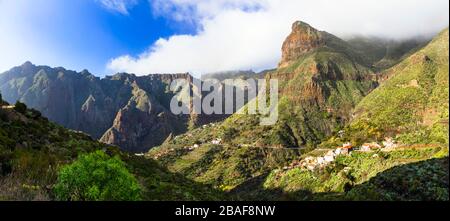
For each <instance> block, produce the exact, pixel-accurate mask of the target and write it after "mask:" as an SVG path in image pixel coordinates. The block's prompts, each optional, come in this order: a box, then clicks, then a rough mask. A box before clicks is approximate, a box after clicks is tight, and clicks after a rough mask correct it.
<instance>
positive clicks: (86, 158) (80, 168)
mask: <svg viewBox="0 0 450 221" xmlns="http://www.w3.org/2000/svg"><path fill="white" fill-rule="evenodd" d="M54 191H55V195H56V198H57V199H58V200H70V201H72V200H74V201H76V200H83V201H85V200H86V201H99V200H101V201H104V200H108V201H109V200H126V201H132V200H139V199H140V192H141V189H140V186H139V184H138V182H137V180H136V178H135V177H134V176H133V175H132V174H131V173H130V172H129V171H128V170H127V168H126V166H125V163H124V162H123V161H121V160H120V159H119V157H118V156H115V157H110V156H108V155H106V154H105V153H104V152H103V151H100V150H98V151H96V152H94V153H90V154H87V155H82V156H80V157H79V158H78V159H77V160H76V161H75V162H73V163H72V164H70V165H67V166H64V167H63V168H62V169H61V170H60V172H59V174H58V180H57V183H56V185H55V188H54Z"/></svg>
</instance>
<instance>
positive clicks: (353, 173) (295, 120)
mask: <svg viewBox="0 0 450 221" xmlns="http://www.w3.org/2000/svg"><path fill="white" fill-rule="evenodd" d="M448 35H449V34H448V29H446V30H444V31H442V32H441V33H439V34H438V35H437V36H435V37H434V38H433V39H432V40H431V41H426V40H421V39H414V40H407V41H387V40H382V39H376V38H365V37H357V38H352V39H348V40H343V39H341V38H339V37H337V36H334V35H333V34H330V33H327V32H325V31H320V30H317V29H315V28H314V27H312V26H310V25H309V24H306V23H304V22H301V21H298V22H295V23H294V24H293V25H292V32H291V34H290V35H289V36H288V37H287V38H286V40H285V41H284V43H283V45H282V48H281V49H282V58H281V61H280V63H279V65H278V67H277V68H276V69H274V70H268V71H263V72H261V73H254V72H251V71H248V72H246V71H242V72H228V73H223V76H222V77H224V76H226V77H227V78H228V77H230V78H239V79H248V78H254V79H265V80H266V81H269V80H271V79H276V80H278V83H279V101H278V103H277V104H276V105H277V107H278V110H279V116H278V120H277V122H276V123H275V124H273V125H261V124H260V120H261V118H262V117H264V116H262V115H261V114H256V115H255V114H250V113H248V112H247V111H248V109H249V106H250V105H251V104H252V102H256V100H248V103H246V105H245V106H244V107H242V110H244V113H235V114H232V115H231V116H228V115H221V116H203V115H195V114H192V113H191V114H188V115H174V114H172V113H171V112H170V110H169V102H170V99H171V98H172V97H173V95H174V93H173V92H171V91H170V90H169V88H168V86H169V85H170V83H171V82H172V81H173V80H174V79H176V78H183V79H187V80H188V81H190V82H192V80H193V78H192V77H191V76H190V75H188V74H177V75H175V74H172V75H147V76H135V75H132V74H126V73H121V74H116V75H114V76H108V77H105V78H103V79H100V78H97V77H94V76H93V75H91V74H90V73H88V72H87V71H82V72H81V73H76V72H73V71H68V70H65V69H63V68H49V67H46V66H35V65H33V64H31V63H29V62H27V63H25V64H23V65H22V66H19V67H15V68H13V69H11V70H10V71H7V72H5V73H3V74H0V91H1V92H2V94H3V99H4V100H7V101H8V102H10V103H14V102H16V100H19V101H21V102H24V103H26V104H27V105H28V106H30V107H31V108H34V109H28V108H27V107H26V105H24V104H23V103H21V102H17V103H16V104H15V105H9V104H7V103H6V102H2V103H3V104H2V107H1V109H0V126H1V127H0V149H1V152H0V166H1V177H0V186H1V187H2V188H1V190H5V191H2V192H0V197H1V198H2V199H50V200H108V199H114V200H167V199H168V200H184V199H188V200H220V199H225V200H228V199H231V200H448V190H449V183H448V174H449V173H448V151H449V150H448V147H449V144H448V142H449V139H448V109H449V106H448V94H449V90H448V88H449V83H448V73H449V68H448V56H449V47H448V41H449V40H448ZM215 76H217V74H211V75H207V76H205V78H208V77H215ZM221 80H222V79H221ZM191 86H192V85H191ZM0 100H1V99H0ZM35 109H36V110H35ZM236 109H237V107H236ZM39 111H41V112H42V113H43V114H42V115H43V116H41V113H40V112H39ZM46 117H48V119H50V121H49V120H47V118H46ZM53 122H55V123H58V124H61V125H62V126H65V127H67V128H71V129H74V130H76V131H73V130H68V129H65V128H63V127H62V126H58V125H57V124H55V123H53ZM79 131H83V132H79ZM85 133H87V134H90V135H92V136H93V137H94V139H92V138H90V136H88V135H86V134H85ZM95 139H98V140H99V141H96V140H95ZM111 144H113V145H117V146H118V147H120V148H118V147H117V146H112V145H111ZM152 146H156V147H154V148H152V149H150V151H149V152H148V153H146V154H145V156H141V155H140V154H138V156H137V155H134V154H131V153H130V151H131V152H141V151H146V150H148V149H149V148H150V147H152ZM124 150H125V151H124ZM86 171H91V172H86ZM92 171H94V172H92ZM105 171H109V172H108V173H106V172H105ZM74 174H81V175H80V176H75V175H74ZM105 174H110V176H107V175H105ZM111 180H120V182H121V183H126V185H122V186H124V187H126V188H123V189H122V188H120V186H117V183H116V182H111ZM81 183H87V184H89V185H79V184H81ZM73 189H75V190H77V191H70V190H73ZM112 189H117V191H116V192H113V191H111V190H112Z"/></svg>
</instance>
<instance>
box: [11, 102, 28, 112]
mask: <svg viewBox="0 0 450 221" xmlns="http://www.w3.org/2000/svg"><path fill="white" fill-rule="evenodd" d="M14 110H16V111H17V112H19V113H21V114H25V112H27V105H25V104H24V103H22V102H20V101H17V102H16V105H15V106H14Z"/></svg>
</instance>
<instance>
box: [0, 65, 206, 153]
mask: <svg viewBox="0 0 450 221" xmlns="http://www.w3.org/2000/svg"><path fill="white" fill-rule="evenodd" d="M179 78H181V79H186V80H191V79H192V77H191V76H190V75H189V74H172V75H168V74H167V75H149V76H143V77H137V76H135V75H132V74H125V73H120V74H116V75H114V76H107V77H105V78H103V79H100V78H98V77H94V76H93V75H91V74H90V73H89V72H87V71H82V72H81V73H77V72H74V71H69V70H65V69H63V68H50V67H47V66H35V65H33V64H31V63H30V62H26V63H25V64H23V65H22V66H19V67H15V68H13V69H11V70H10V71H7V72H5V73H3V74H0V91H1V92H2V93H3V98H4V99H5V100H7V101H9V102H11V103H14V102H16V100H20V101H22V102H24V103H26V104H27V105H28V106H30V107H32V108H35V109H37V110H39V111H41V112H42V113H43V115H44V116H46V117H48V118H49V119H50V120H51V121H53V122H56V123H58V124H61V125H63V126H65V127H67V128H71V129H74V130H79V131H83V132H86V133H88V134H90V135H92V136H93V137H94V138H96V139H99V138H101V140H102V141H104V142H106V143H109V144H115V145H119V146H120V147H121V148H123V149H124V150H128V151H132V152H140V151H146V150H148V149H149V148H150V147H152V146H155V145H159V144H161V143H162V142H163V141H164V140H165V139H166V138H167V137H168V136H169V135H170V134H171V133H174V134H177V133H181V132H183V131H185V130H186V129H187V126H188V122H189V121H190V120H191V119H190V116H189V115H179V116H175V115H173V114H171V111H170V108H169V104H170V100H171V99H172V97H173V93H172V92H170V91H169V88H168V87H169V85H170V83H171V82H172V81H173V79H179ZM202 120H204V121H206V122H207V119H202Z"/></svg>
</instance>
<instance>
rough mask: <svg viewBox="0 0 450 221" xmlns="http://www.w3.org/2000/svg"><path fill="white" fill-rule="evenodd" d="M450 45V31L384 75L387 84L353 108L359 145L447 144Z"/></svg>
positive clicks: (352, 134) (353, 129)
mask: <svg viewBox="0 0 450 221" xmlns="http://www.w3.org/2000/svg"><path fill="white" fill-rule="evenodd" d="M448 40H449V39H448V29H447V30H445V31H443V32H441V33H440V34H439V35H438V36H437V37H436V38H435V39H434V40H433V41H432V42H431V43H429V44H428V45H427V46H426V47H424V48H423V49H421V50H419V51H418V52H416V53H415V54H413V55H411V56H410V57H408V58H407V59H405V60H404V61H402V62H401V63H399V64H398V65H396V66H394V67H392V68H390V69H388V70H387V71H386V72H385V73H383V75H384V76H389V78H388V80H385V81H384V82H383V83H382V85H381V86H380V87H378V88H377V89H375V90H374V91H373V92H372V93H370V94H369V95H368V96H366V97H365V98H364V99H363V100H362V101H361V102H360V103H359V104H358V105H357V107H356V109H355V115H356V116H355V119H354V120H353V121H352V123H351V126H350V127H349V132H350V133H349V136H350V137H352V138H353V139H354V140H355V142H359V141H362V140H367V139H372V140H380V139H382V138H383V137H384V136H397V138H398V140H400V141H402V142H403V143H407V144H408V143H444V144H448V110H449V103H448V96H449V90H448V84H449V81H448V77H449V76H448V72H449V67H448V50H449V47H448ZM357 131H364V132H363V133H360V132H357Z"/></svg>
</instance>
